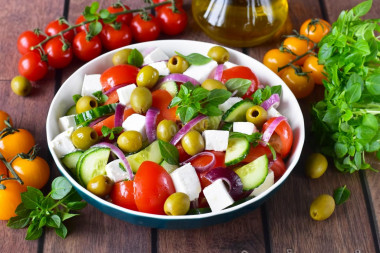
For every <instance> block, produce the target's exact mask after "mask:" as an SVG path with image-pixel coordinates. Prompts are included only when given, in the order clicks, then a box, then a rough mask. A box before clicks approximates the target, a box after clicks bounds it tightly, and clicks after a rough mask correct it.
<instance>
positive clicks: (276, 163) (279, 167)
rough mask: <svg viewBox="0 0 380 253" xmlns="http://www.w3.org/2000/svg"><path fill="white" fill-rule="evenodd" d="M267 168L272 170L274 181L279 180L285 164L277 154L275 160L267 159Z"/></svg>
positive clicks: (284, 169)
mask: <svg viewBox="0 0 380 253" xmlns="http://www.w3.org/2000/svg"><path fill="white" fill-rule="evenodd" d="M268 168H269V169H271V170H272V171H273V174H274V181H277V180H279V179H280V177H281V176H282V175H284V173H285V171H286V165H285V163H284V160H282V158H281V157H280V156H277V158H276V160H271V161H269V164H268Z"/></svg>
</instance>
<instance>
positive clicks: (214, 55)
mask: <svg viewBox="0 0 380 253" xmlns="http://www.w3.org/2000/svg"><path fill="white" fill-rule="evenodd" d="M207 56H208V57H210V58H211V59H213V60H214V61H216V62H217V63H218V64H222V63H225V62H226V61H228V60H229V59H230V53H228V51H227V49H225V48H224V47H221V46H214V47H212V48H210V50H208V53H207Z"/></svg>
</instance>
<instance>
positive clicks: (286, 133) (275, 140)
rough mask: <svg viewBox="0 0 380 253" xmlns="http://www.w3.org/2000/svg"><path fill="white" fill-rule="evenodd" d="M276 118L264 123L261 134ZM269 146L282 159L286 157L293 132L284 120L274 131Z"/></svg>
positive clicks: (291, 142)
mask: <svg viewBox="0 0 380 253" xmlns="http://www.w3.org/2000/svg"><path fill="white" fill-rule="evenodd" d="M275 118H276V117H273V118H270V119H269V120H268V121H267V122H265V123H264V125H263V129H262V132H264V131H265V130H266V129H267V128H268V127H269V125H270V124H271V123H272V122H273V120H274V119H275ZM269 144H270V145H272V147H273V148H274V150H276V152H277V153H280V154H281V157H282V158H285V157H287V156H288V154H289V152H290V149H291V148H292V144H293V131H292V128H291V127H290V125H289V123H288V122H287V121H286V120H284V121H282V122H281V123H280V124H279V125H278V126H277V127H276V129H275V130H274V133H273V135H272V136H271V138H270V139H269Z"/></svg>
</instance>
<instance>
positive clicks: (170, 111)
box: [152, 90, 177, 122]
mask: <svg viewBox="0 0 380 253" xmlns="http://www.w3.org/2000/svg"><path fill="white" fill-rule="evenodd" d="M172 99H173V97H172V96H171V95H170V93H169V92H167V91H166V90H155V91H153V92H152V106H153V107H155V108H157V109H159V110H160V114H159V115H158V117H157V122H160V121H161V120H164V119H167V120H171V121H176V117H177V116H176V111H177V107H173V108H168V107H169V104H170V102H171V101H172Z"/></svg>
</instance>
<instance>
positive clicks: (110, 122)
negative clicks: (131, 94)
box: [92, 108, 135, 136]
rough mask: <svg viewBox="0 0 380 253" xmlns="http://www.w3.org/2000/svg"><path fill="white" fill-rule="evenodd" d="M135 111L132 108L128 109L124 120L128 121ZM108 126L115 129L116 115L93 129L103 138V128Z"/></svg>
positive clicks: (125, 111)
mask: <svg viewBox="0 0 380 253" xmlns="http://www.w3.org/2000/svg"><path fill="white" fill-rule="evenodd" d="M134 113H135V111H134V110H133V109H132V108H128V109H126V110H124V115H123V120H126V119H127V118H128V117H129V116H131V115H132V114H134ZM103 126H106V127H108V128H110V129H112V128H114V127H115V114H114V115H111V116H109V117H108V118H106V119H104V120H102V121H100V122H99V123H97V124H95V125H94V126H93V127H92V128H93V129H94V130H95V131H96V133H97V134H98V135H99V136H102V127H103Z"/></svg>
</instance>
